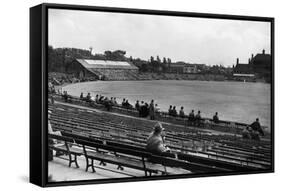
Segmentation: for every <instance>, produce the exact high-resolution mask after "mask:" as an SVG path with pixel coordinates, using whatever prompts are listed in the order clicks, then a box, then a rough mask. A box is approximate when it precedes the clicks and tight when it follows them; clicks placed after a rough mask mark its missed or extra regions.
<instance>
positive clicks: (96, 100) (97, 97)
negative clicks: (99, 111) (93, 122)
mask: <svg viewBox="0 0 281 191" xmlns="http://www.w3.org/2000/svg"><path fill="white" fill-rule="evenodd" d="M95 102H96V103H98V102H99V95H98V94H97V95H96V98H95Z"/></svg>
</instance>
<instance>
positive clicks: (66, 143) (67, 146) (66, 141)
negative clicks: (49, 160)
mask: <svg viewBox="0 0 281 191" xmlns="http://www.w3.org/2000/svg"><path fill="white" fill-rule="evenodd" d="M48 139H49V145H48V146H49V149H50V150H54V151H56V152H62V153H64V154H66V155H67V156H68V159H66V158H63V157H60V158H61V159H64V160H68V161H69V164H68V166H69V167H71V164H72V163H75V165H76V167H77V168H79V165H78V162H77V156H80V155H82V154H83V153H82V150H81V149H76V148H73V147H72V146H71V144H72V143H73V142H74V141H73V139H71V138H68V137H64V136H59V135H54V134H48ZM54 140H57V141H58V142H62V143H59V144H55V143H54ZM73 157H74V158H73Z"/></svg>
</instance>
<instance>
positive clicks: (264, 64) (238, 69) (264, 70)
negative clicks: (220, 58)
mask: <svg viewBox="0 0 281 191" xmlns="http://www.w3.org/2000/svg"><path fill="white" fill-rule="evenodd" d="M233 77H249V78H254V77H255V78H262V79H264V80H266V81H270V77H271V55H270V54H265V50H263V51H262V53H261V54H257V55H256V56H254V55H253V54H252V56H251V58H249V60H248V64H243V63H239V58H237V60H236V65H235V67H234V68H233Z"/></svg>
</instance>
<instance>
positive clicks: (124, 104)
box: [122, 98, 126, 107]
mask: <svg viewBox="0 0 281 191" xmlns="http://www.w3.org/2000/svg"><path fill="white" fill-rule="evenodd" d="M122 106H123V107H125V106H126V99H125V98H123V101H122Z"/></svg>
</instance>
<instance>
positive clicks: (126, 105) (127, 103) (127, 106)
mask: <svg viewBox="0 0 281 191" xmlns="http://www.w3.org/2000/svg"><path fill="white" fill-rule="evenodd" d="M123 106H124V107H126V108H128V109H130V108H133V106H132V105H131V104H130V103H129V100H126V101H125V103H124V104H123Z"/></svg>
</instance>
